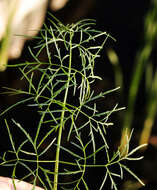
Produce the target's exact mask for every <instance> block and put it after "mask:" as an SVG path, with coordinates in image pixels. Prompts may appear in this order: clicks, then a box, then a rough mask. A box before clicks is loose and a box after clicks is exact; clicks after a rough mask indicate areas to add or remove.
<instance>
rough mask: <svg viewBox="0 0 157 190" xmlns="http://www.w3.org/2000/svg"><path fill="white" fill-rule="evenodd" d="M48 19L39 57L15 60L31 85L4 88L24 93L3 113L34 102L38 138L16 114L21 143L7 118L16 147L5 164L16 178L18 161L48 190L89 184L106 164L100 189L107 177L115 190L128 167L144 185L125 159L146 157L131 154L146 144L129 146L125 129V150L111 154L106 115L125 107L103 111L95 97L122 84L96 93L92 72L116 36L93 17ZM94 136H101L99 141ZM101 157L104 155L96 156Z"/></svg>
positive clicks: (5, 157)
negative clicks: (89, 173)
mask: <svg viewBox="0 0 157 190" xmlns="http://www.w3.org/2000/svg"><path fill="white" fill-rule="evenodd" d="M50 22H51V24H52V26H50V27H48V26H46V25H45V28H44V29H43V30H41V37H40V38H39V43H38V45H37V46H36V47H35V48H36V49H37V50H38V51H37V53H36V54H35V53H33V51H32V50H31V49H30V52H31V54H32V56H33V58H34V59H35V62H26V63H22V64H18V65H14V66H15V67H19V70H20V71H21V73H22V79H23V80H25V81H26V82H27V83H28V86H27V89H26V90H23V89H10V88H6V90H7V92H5V93H9V94H11V95H22V97H24V98H22V100H20V101H19V102H17V103H16V104H14V105H13V106H11V107H10V108H8V109H7V110H5V111H4V112H3V113H1V115H4V114H5V113H6V112H8V111H9V110H10V109H12V108H14V107H16V106H18V105H23V106H25V104H26V105H27V106H28V107H35V108H36V110H37V112H38V113H39V115H40V119H39V122H38V125H37V128H36V134H35V137H33V135H32V134H28V133H27V131H26V129H25V128H24V127H23V126H21V124H20V123H18V122H16V121H15V120H14V119H12V122H13V124H12V125H15V126H16V127H17V128H18V129H19V130H20V131H21V132H22V133H23V134H24V136H25V139H24V140H23V139H22V141H21V142H20V145H18V146H17V145H16V143H15V142H14V137H13V135H12V133H13V132H11V128H10V124H9V123H8V122H7V120H5V124H6V127H7V130H8V134H9V138H10V142H11V146H12V150H10V151H7V152H5V153H4V154H3V156H2V157H1V159H2V161H1V165H2V166H5V165H6V166H12V167H13V172H12V178H13V179H14V178H15V177H16V173H17V170H18V166H19V165H20V166H23V167H24V168H25V170H27V171H26V174H25V175H24V176H23V177H22V178H21V180H26V179H27V178H29V177H33V184H34V185H36V183H37V180H39V181H40V183H41V185H42V186H43V187H44V188H45V189H53V190H57V189H58V188H59V189H61V188H62V189H68V188H69V189H89V187H88V186H89V185H88V183H87V181H86V170H87V169H88V168H104V177H103V179H102V183H101V184H100V186H99V187H98V189H99V190H101V189H103V187H104V184H105V182H106V180H107V179H110V181H111V189H115V190H116V189H117V185H116V182H115V177H120V178H121V179H123V171H124V170H126V171H127V172H129V173H130V174H131V175H132V176H134V177H135V178H136V179H137V180H138V181H139V182H140V183H141V184H142V185H144V184H143V182H142V181H141V180H140V179H139V178H138V177H137V176H136V175H135V174H134V173H133V172H132V171H131V170H130V169H129V168H128V167H127V166H126V165H125V163H124V161H125V160H140V159H142V157H139V158H138V157H132V155H133V154H134V153H135V152H136V151H137V150H139V149H140V148H141V147H143V146H145V145H141V146H139V147H136V148H135V149H133V150H131V151H130V150H129V144H130V139H131V135H130V136H128V135H127V133H126V134H125V138H126V144H125V147H123V148H124V152H125V153H127V154H123V152H121V151H119V148H118V150H117V151H116V152H114V153H112V152H111V151H110V148H109V144H108V143H107V138H106V135H107V127H109V126H111V125H113V123H111V122H109V121H108V119H109V117H110V115H111V114H112V113H113V112H117V111H120V110H122V109H123V108H117V105H116V106H114V107H113V109H111V110H109V111H101V110H99V107H98V105H97V100H99V99H102V98H103V97H104V96H106V95H108V94H110V93H111V92H114V91H116V90H118V89H119V88H115V89H112V90H108V91H106V92H100V93H99V94H95V92H94V91H93V90H92V87H91V86H92V84H93V83H94V82H96V80H101V78H100V77H99V76H96V75H95V74H94V73H95V72H94V65H95V60H96V59H97V58H99V56H100V55H99V53H100V51H101V50H102V49H103V47H104V45H105V43H106V41H107V39H108V38H112V37H111V36H110V35H109V34H107V33H106V32H101V31H98V30H95V29H94V25H95V21H93V20H91V19H85V20H82V21H79V22H77V23H76V24H72V25H63V24H62V23H61V22H60V21H59V20H58V19H56V18H55V17H54V16H53V15H51V19H50ZM92 27H93V28H92ZM102 39H103V41H102V42H101V43H100V41H101V40H102ZM112 39H113V38H112ZM51 49H52V51H51ZM43 50H46V52H47V58H48V62H42V61H40V59H39V58H38V57H39V55H40V53H41V51H43ZM36 72H38V75H39V76H40V77H39V79H38V81H36V80H35V73H36ZM80 120H81V121H82V122H81V124H79V121H80ZM96 138H97V139H99V140H100V141H99V142H98V143H97V140H96ZM26 145H27V146H28V148H27V149H26V147H27V146H26ZM43 146H44V149H43V148H42V147H43ZM52 147H54V149H53V150H55V156H54V157H53V156H52V157H53V158H52V159H45V157H44V155H45V154H46V153H47V152H48V151H50V150H51V149H52ZM62 154H63V155H62ZM61 155H62V156H61ZM66 155H68V156H66ZM100 156H101V160H99V159H98V158H100ZM9 158H10V159H9ZM32 165H33V166H34V165H35V166H34V167H32ZM114 167H118V168H119V172H118V173H116V172H115V171H114ZM62 176H65V177H66V176H69V177H70V179H69V178H68V179H67V180H66V182H64V181H60V178H61V177H62ZM100 177H102V176H100Z"/></svg>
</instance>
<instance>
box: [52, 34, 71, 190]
mask: <svg viewBox="0 0 157 190" xmlns="http://www.w3.org/2000/svg"><path fill="white" fill-rule="evenodd" d="M72 37H73V34H72V33H70V51H69V73H68V81H67V87H66V90H65V95H64V101H63V108H62V109H63V111H62V114H61V120H60V124H61V125H60V127H59V131H58V140H57V150H56V160H55V171H54V172H55V174H54V185H53V190H57V187H58V171H59V157H60V145H61V139H62V130H63V127H64V124H63V121H64V115H65V106H66V102H67V97H68V91H69V83H70V75H71V64H72Z"/></svg>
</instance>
